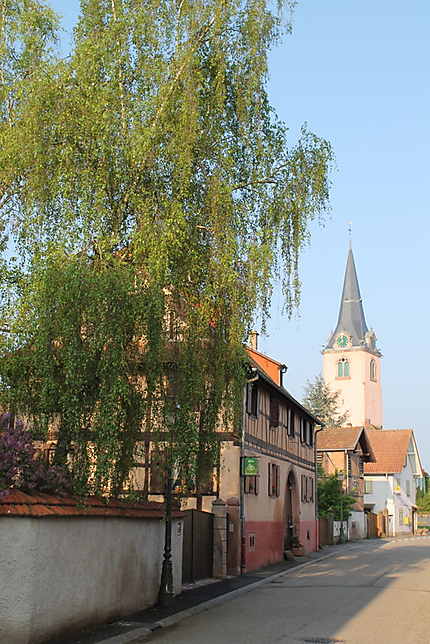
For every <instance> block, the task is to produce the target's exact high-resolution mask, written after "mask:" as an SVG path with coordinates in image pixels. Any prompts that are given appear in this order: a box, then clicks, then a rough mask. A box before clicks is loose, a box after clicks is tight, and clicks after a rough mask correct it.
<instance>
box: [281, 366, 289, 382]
mask: <svg viewBox="0 0 430 644" xmlns="http://www.w3.org/2000/svg"><path fill="white" fill-rule="evenodd" d="M287 371H288V367H287V365H286V364H281V366H280V367H279V386H280V387H283V386H284V373H287Z"/></svg>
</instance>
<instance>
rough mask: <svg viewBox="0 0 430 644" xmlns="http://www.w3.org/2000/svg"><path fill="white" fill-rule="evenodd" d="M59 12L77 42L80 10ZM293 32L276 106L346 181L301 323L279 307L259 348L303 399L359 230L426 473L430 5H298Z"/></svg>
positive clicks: (400, 417)
mask: <svg viewBox="0 0 430 644" xmlns="http://www.w3.org/2000/svg"><path fill="white" fill-rule="evenodd" d="M50 4H51V5H52V6H53V8H54V9H56V10H57V11H58V12H59V13H61V14H62V15H63V16H64V26H65V29H66V30H70V28H71V26H72V24H73V21H74V20H75V18H76V15H77V12H78V6H79V2H78V0H50ZM293 21H294V24H293V33H292V35H290V36H287V37H285V38H284V40H283V41H282V43H281V44H280V45H279V47H278V48H277V49H276V50H275V51H274V52H273V53H272V55H271V65H270V72H271V78H270V86H269V90H270V96H271V100H272V103H273V104H274V106H275V107H276V109H277V111H278V114H279V115H280V117H281V118H282V119H283V120H284V121H285V122H286V123H287V124H288V126H289V127H290V129H291V136H292V141H294V139H295V137H296V135H297V132H298V130H299V128H300V125H301V124H302V123H303V122H304V121H307V122H308V124H309V127H310V128H311V129H312V130H313V131H315V132H316V133H317V134H319V135H321V136H324V137H325V138H327V139H329V140H330V141H331V143H332V145H333V148H334V151H335V154H336V161H337V170H336V171H335V172H334V174H333V190H332V199H331V203H332V213H331V216H330V218H329V219H328V221H327V224H326V226H325V227H324V228H323V229H321V228H319V227H317V226H316V227H315V229H314V232H313V237H312V242H311V245H310V247H309V248H307V249H306V251H305V252H304V254H303V258H302V267H301V276H302V282H303V293H302V305H301V308H300V311H299V314H298V316H296V317H295V318H294V319H293V320H288V319H287V318H286V317H285V316H284V315H283V314H282V303H281V302H280V301H279V298H278V297H277V296H275V297H274V303H273V312H272V318H271V320H270V322H269V325H268V335H267V337H262V338H260V348H261V350H263V351H265V352H267V353H269V354H270V355H272V356H274V357H276V358H277V359H279V360H280V361H283V362H286V363H287V364H288V367H289V369H288V373H287V378H286V383H285V384H286V386H287V387H288V389H289V390H290V391H291V393H292V394H293V395H294V396H296V397H297V398H299V399H300V398H302V396H303V386H304V383H305V382H306V379H307V378H312V377H313V376H315V375H316V374H317V373H319V372H320V370H321V353H320V351H321V348H322V346H323V344H324V343H325V341H326V340H327V337H328V335H329V333H330V331H331V330H332V329H333V328H334V326H335V325H336V320H337V314H338V307H339V299H340V295H341V289H342V280H343V273H344V268H345V262H346V255H347V248H348V236H347V222H348V221H352V227H353V248H354V254H355V261H356V265H357V271H358V278H359V281H360V287H361V293H362V297H363V301H364V307H365V313H366V318H367V323H368V326H372V327H373V328H374V330H375V331H376V334H377V336H378V340H379V346H380V348H381V350H382V352H383V354H384V358H383V373H382V378H383V396H384V426H385V427H387V428H406V427H408V428H409V427H412V428H413V429H414V430H415V432H416V437H417V440H418V444H419V448H420V451H421V456H422V460H423V464H424V466H426V467H429V466H430V429H429V412H430V402H429V401H430V391H429V378H428V372H427V367H428V366H429V365H430V349H429V343H430V338H429V336H428V333H427V329H428V326H429V323H428V318H429V317H430V301H429V287H428V283H427V282H428V279H429V273H430V271H429V262H430V224H429V217H428V211H429V193H428V186H429V160H428V156H429V151H430V127H429V115H430V109H429V108H430V88H429V73H428V64H429V60H430V51H429V50H430V44H429V42H430V41H429V37H428V34H429V32H430V2H428V0H409V2H407V3H405V2H401V1H400V0H378V2H375V0H360V2H358V1H357V0H356V1H355V2H345V0H326V1H325V2H322V1H321V0H299V2H298V5H297V7H296V9H295V12H294V18H293ZM65 43H67V34H65ZM65 46H66V47H67V45H66V44H65ZM427 396H429V397H428V398H427Z"/></svg>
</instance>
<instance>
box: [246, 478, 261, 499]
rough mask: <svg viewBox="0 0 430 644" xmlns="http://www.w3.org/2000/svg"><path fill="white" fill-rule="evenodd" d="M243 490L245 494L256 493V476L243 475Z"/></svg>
mask: <svg viewBox="0 0 430 644" xmlns="http://www.w3.org/2000/svg"><path fill="white" fill-rule="evenodd" d="M243 490H244V492H245V494H254V495H255V496H257V495H258V476H244V477H243Z"/></svg>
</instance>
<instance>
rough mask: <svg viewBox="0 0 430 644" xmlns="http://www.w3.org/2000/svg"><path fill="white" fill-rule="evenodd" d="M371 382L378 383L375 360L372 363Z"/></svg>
mask: <svg viewBox="0 0 430 644" xmlns="http://www.w3.org/2000/svg"><path fill="white" fill-rule="evenodd" d="M370 380H373V382H376V363H375V361H374V360H373V359H372V360H371V361H370Z"/></svg>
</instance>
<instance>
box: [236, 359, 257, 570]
mask: <svg viewBox="0 0 430 644" xmlns="http://www.w3.org/2000/svg"><path fill="white" fill-rule="evenodd" d="M251 373H254V374H255V375H254V376H253V377H252V378H247V379H246V384H245V390H244V395H243V404H242V427H241V429H240V461H239V499H240V574H241V575H244V574H245V568H246V566H245V552H246V543H245V490H244V482H243V481H244V479H243V477H242V461H243V457H244V456H245V425H246V394H247V385H249V384H250V383H251V382H256V381H257V380H258V373H257V369H256V368H255V367H254V368H253V369H252V370H251ZM257 404H258V398H257ZM257 413H258V410H257Z"/></svg>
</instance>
